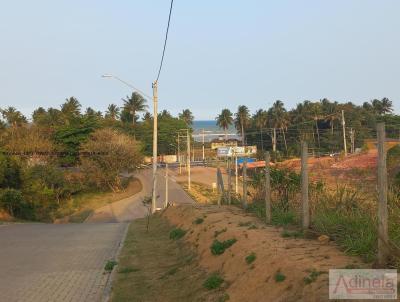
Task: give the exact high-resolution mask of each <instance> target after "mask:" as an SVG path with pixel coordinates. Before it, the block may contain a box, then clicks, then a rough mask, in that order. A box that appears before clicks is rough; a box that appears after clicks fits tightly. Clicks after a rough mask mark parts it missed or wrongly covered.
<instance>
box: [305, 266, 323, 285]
mask: <svg viewBox="0 0 400 302" xmlns="http://www.w3.org/2000/svg"><path fill="white" fill-rule="evenodd" d="M323 273H324V272H321V271H316V270H315V269H314V270H312V271H311V272H310V274H309V275H308V276H307V277H304V283H305V284H311V283H313V282H314V281H316V280H317V278H318V276H319V275H321V274H323Z"/></svg>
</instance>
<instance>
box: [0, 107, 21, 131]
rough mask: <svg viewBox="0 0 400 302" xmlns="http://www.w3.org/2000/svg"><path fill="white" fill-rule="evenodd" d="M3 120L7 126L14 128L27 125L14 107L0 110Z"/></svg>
mask: <svg viewBox="0 0 400 302" xmlns="http://www.w3.org/2000/svg"><path fill="white" fill-rule="evenodd" d="M1 114H2V116H3V118H4V119H5V120H6V122H7V124H8V125H10V126H11V127H13V128H15V127H18V126H21V125H22V124H25V123H27V120H26V117H25V116H24V115H23V114H22V113H21V112H20V111H18V110H17V109H16V108H14V107H11V106H10V107H8V108H6V109H2V110H1Z"/></svg>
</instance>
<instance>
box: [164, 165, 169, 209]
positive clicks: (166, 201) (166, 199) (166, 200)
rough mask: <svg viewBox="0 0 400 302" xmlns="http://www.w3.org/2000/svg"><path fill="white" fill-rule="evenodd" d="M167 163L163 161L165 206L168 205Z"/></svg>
mask: <svg viewBox="0 0 400 302" xmlns="http://www.w3.org/2000/svg"><path fill="white" fill-rule="evenodd" d="M168 197H169V196H168V163H165V205H164V206H165V208H166V207H168V202H169V200H168Z"/></svg>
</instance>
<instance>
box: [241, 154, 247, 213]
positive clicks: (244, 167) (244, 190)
mask: <svg viewBox="0 0 400 302" xmlns="http://www.w3.org/2000/svg"><path fill="white" fill-rule="evenodd" d="M242 176H243V208H245V209H247V158H246V157H245V158H244V161H243V171H242Z"/></svg>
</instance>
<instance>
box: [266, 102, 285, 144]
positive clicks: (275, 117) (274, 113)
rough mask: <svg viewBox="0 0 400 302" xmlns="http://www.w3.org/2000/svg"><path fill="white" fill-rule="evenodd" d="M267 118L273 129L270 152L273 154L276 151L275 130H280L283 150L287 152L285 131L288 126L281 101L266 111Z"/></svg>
mask: <svg viewBox="0 0 400 302" xmlns="http://www.w3.org/2000/svg"><path fill="white" fill-rule="evenodd" d="M268 118H269V121H270V124H271V126H272V128H273V135H272V150H273V151H274V152H275V151H276V129H281V132H282V135H283V141H284V143H285V149H286V152H287V143H286V134H285V130H286V129H287V125H288V114H287V111H286V109H285V105H284V104H283V102H282V101H280V100H277V101H276V102H275V103H273V104H272V107H271V108H270V109H269V110H268Z"/></svg>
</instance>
